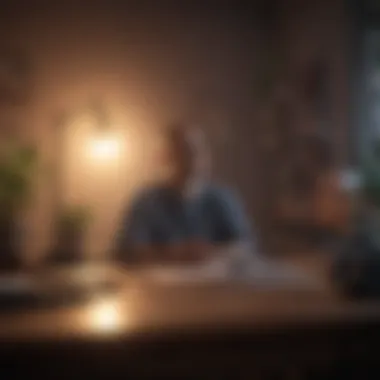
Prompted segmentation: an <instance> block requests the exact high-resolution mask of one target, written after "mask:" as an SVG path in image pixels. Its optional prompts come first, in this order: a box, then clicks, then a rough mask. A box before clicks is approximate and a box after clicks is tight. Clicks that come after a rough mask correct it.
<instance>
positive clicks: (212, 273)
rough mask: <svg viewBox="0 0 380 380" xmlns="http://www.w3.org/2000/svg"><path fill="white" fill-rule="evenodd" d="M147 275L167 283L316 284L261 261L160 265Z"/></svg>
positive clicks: (292, 270)
mask: <svg viewBox="0 0 380 380" xmlns="http://www.w3.org/2000/svg"><path fill="white" fill-rule="evenodd" d="M148 276H149V277H150V278H151V279H153V280H155V281H158V282H160V283H167V284H186V283H210V282H211V283H212V282H240V283H246V284H249V285H252V286H258V287H261V286H263V287H273V286H274V287H283V286H285V287H286V286H291V287H295V286H296V287H300V286H307V287H310V286H313V287H314V286H316V285H317V284H318V281H317V280H316V279H314V278H312V277H311V276H309V275H308V274H306V273H303V272H302V271H301V270H299V269H297V268H295V267H292V266H290V265H289V266H288V265H284V264H281V263H277V262H274V261H269V260H264V259H254V260H251V261H250V262H249V263H247V262H245V263H244V265H241V266H240V267H234V266H233V265H231V263H228V262H226V261H222V260H218V261H217V260H214V261H210V262H208V263H205V264H202V265H193V266H175V267H173V266H170V267H166V266H162V267H156V268H153V269H151V270H150V271H149V273H148Z"/></svg>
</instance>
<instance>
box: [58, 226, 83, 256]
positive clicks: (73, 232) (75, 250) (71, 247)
mask: <svg viewBox="0 0 380 380" xmlns="http://www.w3.org/2000/svg"><path fill="white" fill-rule="evenodd" d="M84 239H85V233H84V231H83V230H78V229H73V228H69V227H61V228H60V230H59V231H58V234H57V241H56V244H55V248H54V252H53V261H55V262H59V263H72V262H79V261H82V260H83V259H84V252H83V247H84Z"/></svg>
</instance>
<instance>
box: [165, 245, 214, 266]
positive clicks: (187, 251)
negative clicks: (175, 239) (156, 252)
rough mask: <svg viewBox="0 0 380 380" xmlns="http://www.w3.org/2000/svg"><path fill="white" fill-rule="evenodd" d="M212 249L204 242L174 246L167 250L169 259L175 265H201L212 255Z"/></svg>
mask: <svg viewBox="0 0 380 380" xmlns="http://www.w3.org/2000/svg"><path fill="white" fill-rule="evenodd" d="M211 251H212V247H211V245H210V244H209V243H205V242H202V241H189V242H185V243H180V244H173V245H171V246H169V247H168V248H167V257H168V259H169V260H170V261H171V262H175V263H186V264H188V263H199V262H202V261H204V260H205V259H207V258H208V257H209V256H210V255H211Z"/></svg>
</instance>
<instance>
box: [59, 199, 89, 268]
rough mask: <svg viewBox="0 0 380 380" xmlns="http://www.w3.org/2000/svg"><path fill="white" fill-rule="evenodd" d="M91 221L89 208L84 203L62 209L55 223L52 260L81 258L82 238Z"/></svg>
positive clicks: (82, 253) (67, 260)
mask: <svg viewBox="0 0 380 380" xmlns="http://www.w3.org/2000/svg"><path fill="white" fill-rule="evenodd" d="M91 221H92V213H91V210H90V208H89V207H86V206H84V205H75V206H70V207H67V208H66V209H64V210H63V212H62V213H61V215H60V217H59V220H58V223H57V232H56V242H55V247H54V252H53V260H54V261H58V262H75V261H80V260H83V258H84V252H83V250H84V240H85V237H86V233H87V231H88V228H89V226H90V224H91Z"/></svg>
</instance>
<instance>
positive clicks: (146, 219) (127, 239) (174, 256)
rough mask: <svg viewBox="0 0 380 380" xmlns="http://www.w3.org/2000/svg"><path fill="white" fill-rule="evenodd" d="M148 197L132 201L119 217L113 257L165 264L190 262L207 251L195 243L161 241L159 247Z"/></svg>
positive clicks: (125, 260) (130, 261) (151, 205)
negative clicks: (129, 206)
mask: <svg viewBox="0 0 380 380" xmlns="http://www.w3.org/2000/svg"><path fill="white" fill-rule="evenodd" d="M152 208H153V209H154V205H153V204H150V199H149V197H140V198H138V199H136V200H135V201H133V202H132V206H131V208H130V210H128V211H127V212H126V213H125V215H124V216H123V220H122V223H121V227H120V228H119V231H118V235H117V237H116V249H115V251H116V252H115V253H116V258H117V259H118V260H119V261H122V262H125V263H135V264H144V263H145V264H169V263H184V262H194V261H197V260H198V259H199V258H200V257H202V256H203V252H204V250H206V249H207V250H208V248H206V245H205V244H203V243H202V244H198V243H197V242H178V243H177V242H175V241H173V242H165V244H162V242H161V241H160V238H159V236H157V233H156V232H157V231H155V228H154V225H153V221H152V212H151V211H152Z"/></svg>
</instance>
